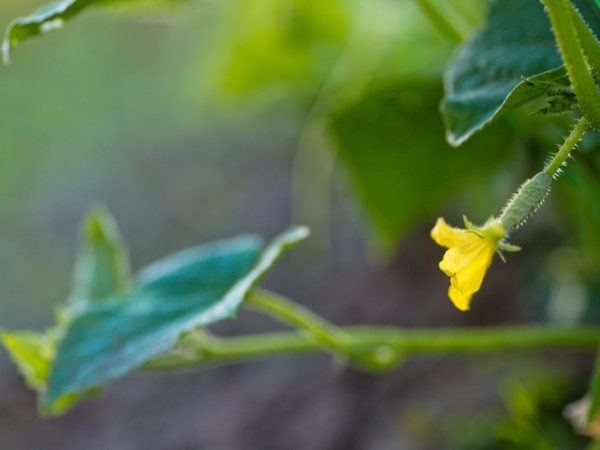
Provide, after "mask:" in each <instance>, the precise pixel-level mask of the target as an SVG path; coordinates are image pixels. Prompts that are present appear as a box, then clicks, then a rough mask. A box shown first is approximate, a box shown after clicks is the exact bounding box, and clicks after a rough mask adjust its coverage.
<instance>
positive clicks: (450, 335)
mask: <svg viewBox="0 0 600 450" xmlns="http://www.w3.org/2000/svg"><path fill="white" fill-rule="evenodd" d="M340 330H341V331H342V332H343V335H344V338H343V340H344V346H346V347H347V348H349V349H351V350H353V351H356V352H363V351H365V350H367V351H369V350H371V351H373V350H375V349H377V348H380V347H382V346H386V347H390V348H393V349H394V351H395V352H397V354H401V355H404V356H411V355H419V354H449V353H458V354H474V353H478V354H481V353H498V352H505V351H523V350H535V349H545V348H551V349H556V348H573V349H586V350H587V349H589V350H593V349H595V348H596V346H597V345H598V343H599V342H600V327H593V326H588V327H577V328H572V327H561V326H543V325H529V326H504V327H476V328H463V329H439V328H435V329H403V328H395V327H345V328H341V329H340ZM319 350H322V345H321V343H320V342H318V341H316V340H315V339H313V338H312V337H310V336H307V335H306V333H303V332H278V333H264V334H254V335H248V336H243V337H233V338H214V339H211V343H210V349H209V351H208V352H206V353H205V352H202V351H199V352H196V353H195V354H189V355H187V356H186V355H184V354H181V353H167V354H166V355H164V356H161V357H159V358H157V359H155V360H153V361H151V362H150V363H148V364H147V365H146V366H145V369H151V370H165V369H191V368H199V367H204V366H211V365H217V364H224V363H232V362H240V361H246V360H251V359H260V358H266V357H272V356H278V355H290V354H297V353H309V352H317V351H319ZM400 361H401V360H400V359H396V360H395V365H398V364H399V363H400ZM390 367H391V365H390Z"/></svg>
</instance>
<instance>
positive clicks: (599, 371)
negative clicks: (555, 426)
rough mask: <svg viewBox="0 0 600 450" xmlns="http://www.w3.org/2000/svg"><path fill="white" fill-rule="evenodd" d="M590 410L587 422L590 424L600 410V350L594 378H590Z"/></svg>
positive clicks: (593, 374)
mask: <svg viewBox="0 0 600 450" xmlns="http://www.w3.org/2000/svg"><path fill="white" fill-rule="evenodd" d="M589 390H590V392H589V395H590V398H591V404H590V410H589V412H588V415H587V418H586V422H587V423H588V424H589V423H590V422H592V420H594V418H595V417H596V415H597V414H598V411H600V352H597V355H596V364H595V365H594V372H593V373H592V378H591V379H590V388H589Z"/></svg>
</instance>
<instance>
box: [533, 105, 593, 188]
mask: <svg viewBox="0 0 600 450" xmlns="http://www.w3.org/2000/svg"><path fill="white" fill-rule="evenodd" d="M589 126H590V123H589V121H588V120H587V118H586V117H582V118H581V119H579V122H577V124H575V127H573V129H572V130H571V133H569V135H568V136H567V138H566V139H565V142H563V144H562V145H561V146H560V148H559V149H558V152H556V155H554V158H552V160H551V161H550V162H549V163H548V164H547V165H546V167H544V172H546V174H547V175H549V176H551V177H552V176H554V175H555V174H556V172H557V171H558V169H560V167H561V166H562V165H563V163H564V162H565V161H566V160H567V158H568V157H569V155H570V154H571V152H572V151H573V149H574V148H575V146H576V145H577V143H578V142H579V141H580V140H581V138H582V137H583V134H584V133H585V132H586V130H587V129H588V128H589Z"/></svg>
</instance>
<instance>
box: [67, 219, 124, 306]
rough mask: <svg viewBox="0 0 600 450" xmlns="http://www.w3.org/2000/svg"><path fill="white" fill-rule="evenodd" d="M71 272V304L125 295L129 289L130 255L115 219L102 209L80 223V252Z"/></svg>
mask: <svg viewBox="0 0 600 450" xmlns="http://www.w3.org/2000/svg"><path fill="white" fill-rule="evenodd" d="M74 273H75V276H74V282H73V289H72V292H71V296H70V299H69V303H70V304H71V305H80V304H82V303H84V302H86V301H89V300H100V299H104V298H107V297H110V296H116V295H119V294H124V293H125V292H127V290H128V289H129V283H130V281H129V278H130V269H129V255H128V253H127V250H126V248H125V245H124V243H123V240H122V238H121V235H120V233H119V228H118V226H117V224H116V222H115V220H114V218H113V217H112V216H111V215H110V213H109V212H108V211H107V210H106V209H105V208H102V207H96V208H93V209H92V210H91V212H90V213H89V214H88V216H87V217H86V219H85V221H84V223H83V227H82V249H81V251H80V254H79V256H78V258H77V261H76V263H75V271H74Z"/></svg>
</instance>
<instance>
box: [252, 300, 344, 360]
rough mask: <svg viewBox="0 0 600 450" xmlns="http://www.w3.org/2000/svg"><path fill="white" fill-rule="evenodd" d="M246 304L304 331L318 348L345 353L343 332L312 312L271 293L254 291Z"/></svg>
mask: <svg viewBox="0 0 600 450" xmlns="http://www.w3.org/2000/svg"><path fill="white" fill-rule="evenodd" d="M246 304H247V305H249V306H250V307H253V308H254V309H257V310H258V311H261V312H263V313H265V314H267V315H269V316H271V317H273V318H275V319H277V320H279V321H281V322H283V323H286V324H288V325H291V326H292V327H296V328H298V329H300V330H304V331H305V332H306V333H307V335H308V336H310V337H312V338H313V339H314V340H315V341H316V342H317V343H318V344H319V345H320V346H322V347H325V348H329V349H331V350H333V351H335V352H339V353H342V354H343V353H346V351H347V350H346V345H345V341H343V339H345V340H347V339H348V336H346V334H345V332H342V331H341V330H340V329H339V328H338V327H336V326H335V325H333V324H331V323H329V322H327V321H325V320H324V319H323V318H321V317H320V316H318V315H316V314H315V313H313V312H312V311H309V310H308V309H306V308H304V307H302V306H300V305H299V304H297V303H294V302H292V301H291V300H288V299H287V298H285V297H282V296H279V295H277V294H274V293H272V292H268V291H263V290H254V291H252V292H251V293H250V294H249V295H248V298H247V299H246Z"/></svg>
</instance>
